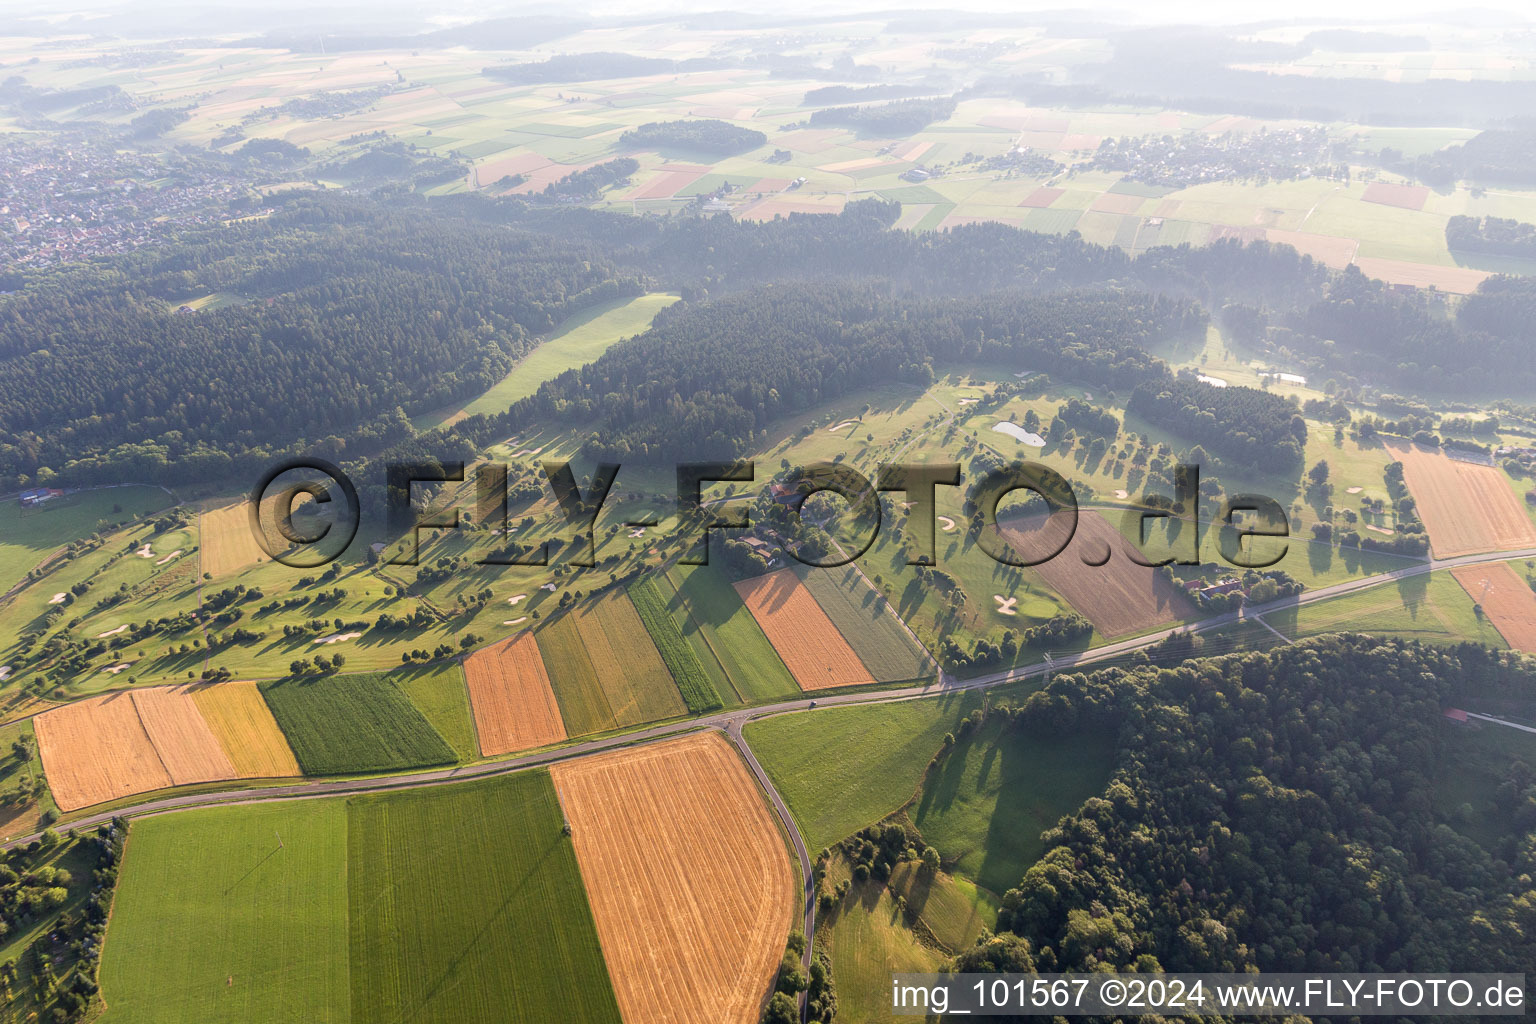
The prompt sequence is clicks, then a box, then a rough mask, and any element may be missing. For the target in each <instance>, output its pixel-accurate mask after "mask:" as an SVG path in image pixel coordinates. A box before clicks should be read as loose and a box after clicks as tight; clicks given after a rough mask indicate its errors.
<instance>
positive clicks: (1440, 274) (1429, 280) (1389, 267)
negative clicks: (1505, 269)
mask: <svg viewBox="0 0 1536 1024" xmlns="http://www.w3.org/2000/svg"><path fill="white" fill-rule="evenodd" d="M1355 266H1357V267H1359V268H1360V272H1361V273H1362V274H1364V275H1365V276H1366V277H1374V278H1376V279H1377V280H1379V281H1385V282H1387V283H1388V284H1406V285H1411V286H1412V287H1414V288H1429V287H1434V288H1436V289H1438V290H1439V291H1442V292H1451V293H1452V294H1455V295H1470V294H1472V293H1473V292H1475V291H1477V286H1478V285H1480V284H1482V283H1483V282H1484V281H1486V280H1487V279H1488V278H1490V277H1492V276H1493V275H1492V274H1490V273H1489V272H1488V271H1486V270H1475V269H1473V268H1472V267H1443V266H1438V265H1436V264H1434V263H1410V262H1408V261H1407V260H1389V259H1384V258H1382V257H1379V256H1357V257H1355Z"/></svg>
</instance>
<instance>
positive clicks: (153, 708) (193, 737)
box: [133, 686, 235, 786]
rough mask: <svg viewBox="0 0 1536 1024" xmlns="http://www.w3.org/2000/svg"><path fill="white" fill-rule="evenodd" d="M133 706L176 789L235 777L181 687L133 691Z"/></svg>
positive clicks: (191, 701)
mask: <svg viewBox="0 0 1536 1024" xmlns="http://www.w3.org/2000/svg"><path fill="white" fill-rule="evenodd" d="M133 706H134V708H135V709H137V711H138V713H139V721H140V722H141V723H142V724H143V726H144V731H145V732H146V733H148V734H149V742H150V743H152V744H154V747H155V753H157V754H159V755H160V763H161V764H163V765H165V770H166V771H167V772H169V773H170V776H171V782H173V783H174V784H176V785H178V786H186V785H191V784H192V783H196V782H218V781H221V780H223V779H232V778H234V777H235V766H234V764H233V763H232V762H231V761H230V758H229V755H228V754H226V753H225V752H224V747H223V746H222V745H221V744H220V743H219V741H218V738H217V737H216V736H214V734H213V730H211V729H209V728H208V723H207V722H205V721H203V715H202V712H200V711H199V710H198V709H197V702H196V701H195V700H193V699H192V694H191V693H190V692H189V691H188V690H187V688H186V687H184V686H155V687H151V688H150V689H147V690H135V691H133Z"/></svg>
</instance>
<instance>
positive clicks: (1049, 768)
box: [908, 720, 1115, 895]
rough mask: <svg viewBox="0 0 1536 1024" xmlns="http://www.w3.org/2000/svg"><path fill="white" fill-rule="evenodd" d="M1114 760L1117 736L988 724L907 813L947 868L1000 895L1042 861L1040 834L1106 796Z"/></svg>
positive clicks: (931, 780) (954, 756)
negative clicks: (1048, 732) (1049, 732)
mask: <svg viewBox="0 0 1536 1024" xmlns="http://www.w3.org/2000/svg"><path fill="white" fill-rule="evenodd" d="M994 721H995V720H994ZM1114 759H1115V744H1114V738H1113V737H1111V736H1104V735H1097V734H1091V733H1088V734H1070V735H1063V736H1046V735H1040V734H1036V733H1033V732H1029V731H1026V730H1023V729H1007V730H1002V729H1000V728H999V726H998V725H996V724H993V723H989V724H988V725H987V726H986V727H984V728H983V729H981V730H980V731H979V732H976V733H973V734H972V735H970V736H968V737H966V738H964V739H962V740H961V741H960V742H959V743H957V744H956V746H955V749H954V750H953V751H951V752H950V754H949V755H948V756H947V757H946V758H945V760H944V763H943V764H942V765H941V766H940V767H939V769H938V771H936V772H935V773H934V774H933V775H931V776H930V777H929V778H927V779H925V780H924V782H923V787H922V791H921V792H920V793H919V794H918V796H917V799H916V800H915V801H914V802H913V804H912V805H911V807H909V808H908V814H909V815H910V816H911V818H912V820H913V822H914V823H915V824H916V825H917V827H918V828H919V829H920V830H922V833H923V838H924V839H925V840H927V841H928V844H929V845H930V846H933V847H935V848H936V849H938V851H939V853H940V854H941V855H942V856H943V858H944V862H945V865H946V867H950V868H951V869H952V870H953V871H954V872H955V873H956V874H960V875H964V876H966V877H968V878H972V879H974V880H975V881H976V882H977V883H978V884H980V885H982V886H985V887H986V888H987V889H990V890H991V891H992V892H994V893H996V894H998V895H1001V894H1002V893H1004V892H1006V891H1008V890H1009V889H1011V888H1013V887H1014V886H1016V885H1018V884H1019V880H1020V879H1021V878H1023V877H1024V869H1025V868H1027V867H1029V865H1031V864H1033V863H1034V862H1035V860H1036V859H1038V858H1039V856H1040V854H1041V852H1042V849H1043V847H1042V844H1041V842H1040V833H1041V832H1043V831H1044V830H1045V829H1048V828H1050V827H1051V826H1053V825H1055V824H1056V821H1057V819H1058V818H1060V817H1062V816H1063V815H1065V814H1070V813H1072V812H1073V811H1075V810H1077V808H1078V807H1079V806H1081V804H1082V802H1083V801H1084V800H1086V799H1088V798H1089V797H1091V796H1095V795H1097V794H1098V793H1101V792H1103V790H1104V786H1105V784H1106V783H1108V782H1109V776H1110V771H1111V769H1112V768H1113V767H1114Z"/></svg>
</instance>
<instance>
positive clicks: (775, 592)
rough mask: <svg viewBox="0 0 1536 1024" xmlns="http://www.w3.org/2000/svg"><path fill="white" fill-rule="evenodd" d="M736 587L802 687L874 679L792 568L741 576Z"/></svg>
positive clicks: (817, 687) (858, 683) (860, 683)
mask: <svg viewBox="0 0 1536 1024" xmlns="http://www.w3.org/2000/svg"><path fill="white" fill-rule="evenodd" d="M736 592H737V593H738V594H740V595H741V599H742V601H743V602H744V603H745V604H746V606H747V608H748V609H749V610H751V612H752V617H753V618H754V619H756V620H757V624H758V625H759V626H761V627H762V630H763V633H764V634H766V635H767V637H768V640H769V642H770V643H772V644H773V647H774V649H775V650H776V651H778V652H779V657H781V658H783V659H784V664H785V665H787V666H788V667H789V673H790V675H792V676H794V677H795V682H796V683H798V684H800V689H802V690H826V689H830V688H831V687H834V686H863V685H865V684H868V683H873V682H874V681H875V679H874V675H873V674H872V673H871V672H870V671H869V669H867V668H865V667H864V663H863V662H862V661H860V660H859V656H858V655H857V654H855V653H854V652H853V648H852V647H850V646H848V641H847V640H844V639H843V634H841V633H839V632H838V631H837V627H836V626H834V625H833V624H832V620H831V619H829V618H827V613H826V612H824V611H822V610H821V605H819V604H817V603H816V599H815V598H814V597H812V596H811V592H810V591H809V590H807V589H805V584H803V583H801V582H800V578H799V577H798V576H796V575H795V571H794V570H793V569H780V570H779V571H778V572H771V573H769V574H768V575H766V576H758V577H757V578H755V579H750V580H742V581H741V582H740V583H738V584H736Z"/></svg>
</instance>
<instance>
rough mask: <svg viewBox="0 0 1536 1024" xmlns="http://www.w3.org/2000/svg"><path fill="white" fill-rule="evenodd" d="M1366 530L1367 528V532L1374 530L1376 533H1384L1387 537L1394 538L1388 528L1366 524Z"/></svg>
mask: <svg viewBox="0 0 1536 1024" xmlns="http://www.w3.org/2000/svg"><path fill="white" fill-rule="evenodd" d="M1365 528H1366V529H1367V530H1373V531H1375V532H1376V533H1384V534H1386V535H1387V536H1388V537H1390V536H1392V531H1391V530H1389V529H1387V528H1386V527H1385V526H1377V525H1376V524H1374V523H1366V524H1365Z"/></svg>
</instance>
